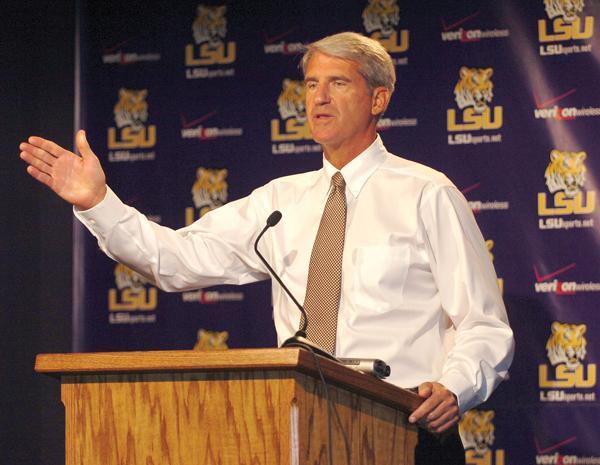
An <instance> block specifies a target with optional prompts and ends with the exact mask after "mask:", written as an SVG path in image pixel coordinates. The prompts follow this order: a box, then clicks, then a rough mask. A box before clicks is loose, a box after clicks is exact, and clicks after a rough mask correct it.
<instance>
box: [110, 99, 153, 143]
mask: <svg viewBox="0 0 600 465" xmlns="http://www.w3.org/2000/svg"><path fill="white" fill-rule="evenodd" d="M147 96H148V90H146V89H142V90H133V89H120V90H119V100H118V101H117V103H116V104H115V107H114V115H115V124H116V125H117V127H116V128H114V127H113V128H108V148H109V149H134V148H143V149H147V148H150V147H154V145H155V144H156V126H154V125H150V126H148V127H146V126H145V123H146V121H147V120H148V102H146V97H147Z"/></svg>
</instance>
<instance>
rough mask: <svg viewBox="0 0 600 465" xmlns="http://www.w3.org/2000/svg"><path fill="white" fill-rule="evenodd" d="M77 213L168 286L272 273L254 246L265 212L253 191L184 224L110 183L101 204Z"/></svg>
mask: <svg viewBox="0 0 600 465" xmlns="http://www.w3.org/2000/svg"><path fill="white" fill-rule="evenodd" d="M74 214H75V216H76V217H77V218H78V219H79V221H81V222H82V223H83V224H84V225H85V227H86V228H87V229H89V231H90V232H91V233H92V234H93V235H94V236H95V237H96V239H97V240H98V245H99V246H100V249H102V251H104V252H105V253H106V254H107V255H108V256H109V257H111V258H112V259H114V260H116V261H118V262H121V263H124V264H126V265H127V266H129V267H131V268H132V269H134V270H135V271H137V272H138V273H140V274H141V275H143V276H144V277H145V278H147V279H149V280H150V281H151V282H153V283H154V284H156V285H157V286H158V287H160V288H161V289H163V290H165V291H185V290H190V289H199V288H202V287H208V286H213V285H217V284H245V283H249V282H254V281H260V280H263V279H267V278H268V275H267V273H266V270H265V269H264V268H263V266H262V263H260V262H259V261H258V257H256V256H255V254H254V251H253V242H254V240H255V238H256V237H257V235H258V233H259V232H260V229H262V226H261V223H262V222H264V218H263V219H262V220H261V221H259V220H258V218H259V216H260V217H261V218H262V216H261V215H259V214H258V213H257V201H256V199H253V198H252V196H249V197H245V198H243V199H240V200H236V201H234V202H230V203H227V204H225V205H223V206H222V207H220V208H217V209H216V210H213V211H211V212H209V213H207V214H206V215H204V216H203V217H202V218H201V219H199V220H198V221H196V222H195V223H193V224H191V225H190V226H187V227H185V228H182V229H179V230H173V229H171V228H168V227H165V226H161V225H158V224H156V223H153V222H152V221H149V220H148V219H147V218H146V217H145V216H144V215H143V214H141V213H140V212H139V211H137V210H136V209H135V208H132V207H129V206H127V205H125V204H124V203H123V202H122V201H121V200H120V199H119V198H118V197H117V196H116V194H115V193H114V192H113V191H112V190H111V189H110V188H109V189H108V191H107V193H106V196H105V198H104V200H103V201H102V202H100V203H99V204H98V205H96V206H95V207H93V208H91V209H89V210H85V211H79V210H77V209H74ZM263 216H264V215H263ZM265 218H266V216H265Z"/></svg>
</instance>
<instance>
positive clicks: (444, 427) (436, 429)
mask: <svg viewBox="0 0 600 465" xmlns="http://www.w3.org/2000/svg"><path fill="white" fill-rule="evenodd" d="M458 420H459V417H458V415H457V416H455V417H452V418H450V420H448V421H447V422H445V423H443V424H442V425H441V426H437V427H434V426H430V427H429V430H430V431H432V432H433V433H443V432H444V431H446V430H447V429H449V428H451V427H453V426H454V425H455V424H456V423H458Z"/></svg>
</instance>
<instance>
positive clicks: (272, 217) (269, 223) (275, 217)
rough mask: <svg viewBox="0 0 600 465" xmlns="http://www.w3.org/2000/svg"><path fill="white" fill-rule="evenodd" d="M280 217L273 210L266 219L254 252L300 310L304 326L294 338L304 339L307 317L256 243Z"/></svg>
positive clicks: (278, 213) (277, 211)
mask: <svg viewBox="0 0 600 465" xmlns="http://www.w3.org/2000/svg"><path fill="white" fill-rule="evenodd" d="M281 217H282V215H281V212H280V211H279V210H275V211H274V212H273V213H271V214H270V215H269V217H268V218H267V224H266V225H265V227H264V228H263V230H262V231H261V232H260V234H259V235H258V237H257V238H256V241H254V251H255V252H256V255H258V258H260V260H261V261H262V262H263V264H264V265H265V266H266V267H267V269H268V270H269V273H271V276H273V277H274V278H275V280H276V281H277V282H278V283H279V285H280V286H281V287H282V288H283V290H284V291H285V293H286V294H287V295H288V296H289V298H290V299H292V301H293V302H294V304H296V307H298V310H300V313H302V315H304V324H303V325H302V328H301V329H299V330H298V332H297V333H296V336H302V337H306V326H307V324H308V315H307V314H306V311H305V310H304V307H303V306H302V305H300V302H298V301H297V300H296V298H295V297H294V295H293V294H292V292H291V291H290V290H289V289H288V288H287V286H286V285H285V284H284V283H283V281H282V280H281V278H280V277H279V275H277V273H275V270H274V269H273V268H271V265H269V263H268V262H267V260H266V259H265V257H263V256H262V254H261V253H260V251H259V250H258V242H259V241H260V239H261V238H262V237H263V235H264V234H265V233H266V232H267V229H269V228H272V227H273V226H275V225H276V224H277V223H279V221H280V220H281Z"/></svg>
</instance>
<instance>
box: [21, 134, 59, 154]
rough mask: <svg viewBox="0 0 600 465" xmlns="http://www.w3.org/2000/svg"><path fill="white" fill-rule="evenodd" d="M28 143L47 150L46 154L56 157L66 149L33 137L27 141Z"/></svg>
mask: <svg viewBox="0 0 600 465" xmlns="http://www.w3.org/2000/svg"><path fill="white" fill-rule="evenodd" d="M27 141H28V142H29V143H30V144H31V145H33V146H35V147H39V148H41V149H43V150H45V151H46V152H48V153H50V154H52V155H54V156H55V157H58V156H59V155H60V154H61V153H63V152H64V151H65V149H63V148H62V147H61V146H60V145H58V144H55V143H54V142H52V141H50V140H47V139H44V138H42V137H37V136H31V137H30V138H29V139H27Z"/></svg>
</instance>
